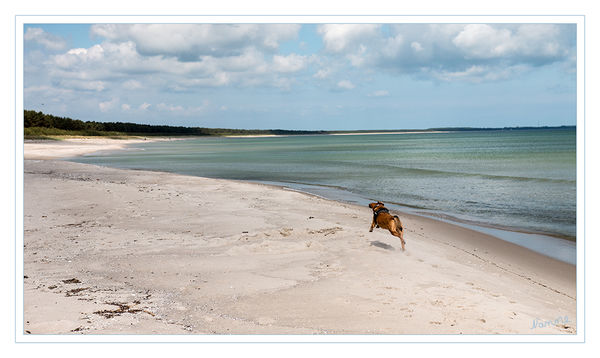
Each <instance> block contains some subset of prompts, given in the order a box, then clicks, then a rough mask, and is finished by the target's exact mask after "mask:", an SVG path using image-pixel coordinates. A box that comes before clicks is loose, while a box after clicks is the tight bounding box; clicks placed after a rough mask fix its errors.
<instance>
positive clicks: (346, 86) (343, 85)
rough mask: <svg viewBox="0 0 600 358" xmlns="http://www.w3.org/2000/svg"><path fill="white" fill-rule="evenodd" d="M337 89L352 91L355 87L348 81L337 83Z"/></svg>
mask: <svg viewBox="0 0 600 358" xmlns="http://www.w3.org/2000/svg"><path fill="white" fill-rule="evenodd" d="M337 87H338V88H340V89H345V90H351V89H354V88H355V87H356V86H355V85H354V84H353V83H352V82H350V81H349V80H342V81H339V82H338V83H337Z"/></svg>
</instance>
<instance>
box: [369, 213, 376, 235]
mask: <svg viewBox="0 0 600 358" xmlns="http://www.w3.org/2000/svg"><path fill="white" fill-rule="evenodd" d="M375 224H376V222H375V216H373V222H372V223H371V228H370V229H369V232H373V228H374V227H375Z"/></svg>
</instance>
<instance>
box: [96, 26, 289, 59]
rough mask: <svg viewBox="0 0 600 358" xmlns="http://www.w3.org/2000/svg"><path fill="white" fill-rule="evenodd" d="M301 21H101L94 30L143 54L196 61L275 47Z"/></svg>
mask: <svg viewBox="0 0 600 358" xmlns="http://www.w3.org/2000/svg"><path fill="white" fill-rule="evenodd" d="M299 30H300V25H298V24H269V25H267V26H265V25H262V24H101V25H94V26H92V34H94V35H96V36H100V37H103V38H106V39H108V40H110V41H112V42H125V41H132V42H133V43H135V45H136V48H137V49H138V51H139V53H140V54H142V55H147V56H153V55H164V56H175V57H177V58H178V59H180V60H182V61H195V60H197V59H198V58H200V57H201V56H215V57H223V56H231V55H235V54H238V53H240V52H241V51H243V50H244V49H245V48H246V47H256V48H260V49H265V50H275V49H277V47H278V46H279V44H280V43H281V42H283V41H286V40H290V39H294V38H296V37H297V35H298V31H299Z"/></svg>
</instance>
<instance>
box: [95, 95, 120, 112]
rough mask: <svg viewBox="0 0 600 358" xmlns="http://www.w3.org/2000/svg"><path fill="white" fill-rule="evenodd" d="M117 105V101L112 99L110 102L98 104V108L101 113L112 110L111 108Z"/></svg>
mask: <svg viewBox="0 0 600 358" xmlns="http://www.w3.org/2000/svg"><path fill="white" fill-rule="evenodd" d="M117 104H119V99H118V98H113V99H111V100H110V101H106V102H100V103H98V107H99V108H100V111H101V112H108V111H110V110H112V109H113V108H115V106H116V105H117Z"/></svg>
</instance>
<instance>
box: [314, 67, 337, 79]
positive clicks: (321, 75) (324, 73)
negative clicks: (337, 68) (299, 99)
mask: <svg viewBox="0 0 600 358" xmlns="http://www.w3.org/2000/svg"><path fill="white" fill-rule="evenodd" d="M332 73H333V71H332V70H331V69H330V68H322V69H320V70H319V71H317V73H315V74H314V75H313V77H314V78H317V79H320V80H322V79H325V78H328V77H330V76H331V74H332Z"/></svg>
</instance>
